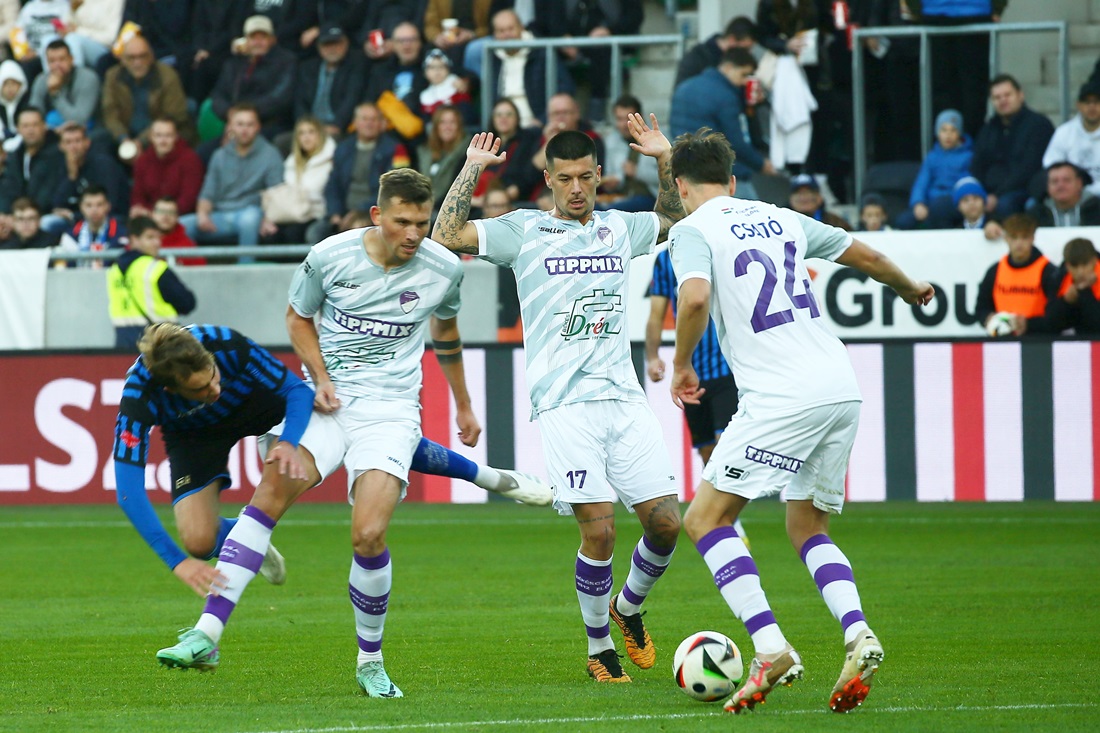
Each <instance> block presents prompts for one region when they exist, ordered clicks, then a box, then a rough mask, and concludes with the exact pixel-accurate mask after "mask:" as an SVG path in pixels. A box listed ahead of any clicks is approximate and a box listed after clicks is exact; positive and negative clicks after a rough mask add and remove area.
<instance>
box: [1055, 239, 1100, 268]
mask: <svg viewBox="0 0 1100 733" xmlns="http://www.w3.org/2000/svg"><path fill="white" fill-rule="evenodd" d="M1098 257H1100V253H1098V252H1097V251H1096V247H1094V246H1093V244H1092V240H1091V239H1085V238H1084V237H1077V238H1076V239H1071V240H1069V241H1068V242H1066V248H1065V249H1064V250H1062V259H1063V260H1064V261H1065V263H1066V264H1067V265H1071V266H1073V267H1080V266H1081V265H1087V264H1088V263H1090V262H1092V261H1093V260H1095V259H1096V258H1098Z"/></svg>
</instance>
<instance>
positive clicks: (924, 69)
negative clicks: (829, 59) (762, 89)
mask: <svg viewBox="0 0 1100 733" xmlns="http://www.w3.org/2000/svg"><path fill="white" fill-rule="evenodd" d="M1038 32H1056V33H1057V34H1058V75H1059V85H1060V87H1061V94H1060V95H1059V111H1060V115H1061V118H1062V119H1066V116H1067V113H1068V111H1069V43H1068V33H1069V24H1068V23H1067V22H1066V21H1064V20H1052V21H1043V22H1036V23H975V24H973V25H959V26H953V27H948V28H944V27H939V26H909V27H904V28H899V27H875V28H856V29H854V30H853V31H852V47H853V48H859V47H860V46H861V45H862V44H861V42H862V41H863V39H865V38H875V37H879V38H881V37H884V36H885V37H887V38H903V37H912V36H918V37H919V38H920V118H921V157H922V158H923V157H925V156H927V155H928V149H929V148H930V147H931V145H932V69H931V65H930V64H929V56H930V53H929V50H930V43H929V41H930V39H931V37H932V36H958V35H967V34H974V33H988V34H989V35H990V44H989V73H990V78H992V77H994V76H996V75H997V73H998V69H999V68H1000V49H999V47H998V41H999V36H1001V35H1005V34H1009V33H1038ZM863 84H864V79H863V54H861V53H853V54H852V127H853V131H852V132H853V134H854V135H855V147H854V156H855V187H856V196H855V200H856V201H859V200H861V199H862V197H863V176H864V174H865V173H866V171H867V135H866V127H867V120H866V115H865V114H864V87H863Z"/></svg>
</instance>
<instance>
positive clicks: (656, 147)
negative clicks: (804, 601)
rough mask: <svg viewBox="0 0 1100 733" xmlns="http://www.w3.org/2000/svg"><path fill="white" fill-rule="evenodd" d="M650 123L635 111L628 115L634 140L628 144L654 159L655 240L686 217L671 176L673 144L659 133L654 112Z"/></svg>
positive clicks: (665, 236)
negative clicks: (656, 188) (656, 185)
mask: <svg viewBox="0 0 1100 733" xmlns="http://www.w3.org/2000/svg"><path fill="white" fill-rule="evenodd" d="M649 119H650V121H651V122H652V123H653V126H652V127H650V126H649V125H648V124H646V121H645V118H643V117H642V116H641V115H640V114H638V113H637V112H634V113H632V114H631V115H630V119H629V120H628V122H627V126H628V127H629V128H630V134H631V135H633V136H634V140H635V141H636V142H632V143H630V147H632V148H633V149H634V150H637V151H638V152H639V153H641V154H642V155H648V156H649V157H650V158H656V159H657V173H658V175H659V177H660V182H661V186H660V191H658V193H657V205H656V206H654V207H653V211H655V212H656V214H657V219H658V220H659V221H660V229H659V230H658V232H657V242H658V243H660V242H663V241H665V240H666V239H668V230H669V229H671V228H672V225H673V224H675V223H676V222H678V221H680V220H681V219H683V218H684V217H685V216H687V213H686V212H685V211H684V203H683V202H682V201H681V200H680V193H679V192H678V191H677V190H676V181H675V180H673V178H672V144H671V143H670V142H669V141H668V138H667V137H665V136H664V133H662V132H661V128H660V126H659V125H658V124H657V115H654V114H651V115H650V116H649Z"/></svg>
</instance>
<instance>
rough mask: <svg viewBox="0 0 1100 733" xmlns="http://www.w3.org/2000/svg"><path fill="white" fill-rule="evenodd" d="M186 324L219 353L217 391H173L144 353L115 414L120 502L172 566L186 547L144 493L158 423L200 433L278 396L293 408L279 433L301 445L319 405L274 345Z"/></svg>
mask: <svg viewBox="0 0 1100 733" xmlns="http://www.w3.org/2000/svg"><path fill="white" fill-rule="evenodd" d="M187 328H188V330H189V331H191V333H192V334H194V336H195V337H196V338H197V339H198V340H199V341H200V342H201V343H202V345H203V346H204V347H206V349H207V351H209V352H210V353H211V354H213V356H214V363H215V365H216V366H217V368H218V372H219V374H220V377H221V394H220V396H219V397H218V399H217V400H215V401H214V402H211V403H206V402H199V401H196V400H189V399H185V398H184V397H181V396H180V395H179V394H176V393H174V392H169V391H168V390H167V389H165V387H164V385H163V384H160V383H158V382H157V381H156V380H155V379H154V378H153V376H152V375H151V374H150V373H149V370H148V369H147V368H146V366H145V363H144V362H143V361H142V359H141V357H138V360H137V361H136V362H134V365H133V366H131V367H130V370H129V371H128V372H127V374H126V381H125V383H124V384H123V387H122V400H121V401H120V403H119V410H118V419H117V420H116V422H115V440H114V459H115V478H116V483H117V492H118V496H117V499H118V503H119V505H120V506H121V507H122V509H123V511H124V512H126V515H127V516H128V517H129V518H130V521H131V522H133V524H134V527H135V528H136V529H137V530H138V532H139V533H140V534H141V535H142V537H143V538H145V541H146V542H148V543H149V545H150V546H151V547H152V548H153V549H154V550H156V552H157V554H159V555H160V556H161V558H162V559H163V560H164V561H165V562H166V563H167V564H168V566H169V567H175V566H176V565H178V564H179V563H180V562H182V561H183V560H184V558H185V557H186V555H185V554H184V553H183V552H182V551H181V550H180V549H179V548H178V547H177V546H176V544H175V542H173V541H172V539H171V537H169V536H168V533H167V532H165V530H164V527H163V526H162V525H161V523H160V520H159V519H157V516H156V513H155V512H154V511H153V508H152V505H151V504H150V503H149V498H148V496H146V493H145V463H146V461H147V459H148V455H149V433H150V431H151V430H152V429H153V427H154V426H159V427H160V428H161V431H162V432H163V433H164V434H165V435H166V436H167V435H174V436H179V435H180V434H186V433H188V432H196V433H201V432H202V431H203V430H206V429H209V428H216V427H217V426H219V425H223V424H226V423H229V422H230V421H240V419H241V416H242V414H243V413H242V410H249V409H255V408H256V407H257V406H258V407H259V408H260V409H269V407H270V405H271V404H272V401H273V400H275V401H277V402H276V404H281V405H282V406H283V409H284V410H285V416H286V424H285V426H284V430H283V433H282V435H281V436H280V440H283V441H286V442H288V443H290V444H291V445H293V446H295V447H296V446H297V445H298V441H299V440H301V437H302V433H304V432H305V429H306V425H307V424H308V423H309V416H310V414H311V413H312V411H313V390H311V389H310V388H309V387H308V386H307V385H306V384H305V383H304V382H303V381H302V380H301V379H299V378H298V377H297V376H296V375H295V374H294V373H293V372H291V371H290V370H289V369H287V367H286V365H285V364H283V363H282V362H281V361H279V360H278V359H276V358H275V357H274V356H272V354H271V352H269V351H267V349H264V348H263V347H262V346H260V345H259V344H257V343H256V342H254V341H252V340H251V339H249V338H247V337H246V336H243V335H242V334H240V333H237V332H236V331H234V330H232V329H230V328H226V327H224V326H210V325H192V326H188V327H187ZM257 398H258V399H257Z"/></svg>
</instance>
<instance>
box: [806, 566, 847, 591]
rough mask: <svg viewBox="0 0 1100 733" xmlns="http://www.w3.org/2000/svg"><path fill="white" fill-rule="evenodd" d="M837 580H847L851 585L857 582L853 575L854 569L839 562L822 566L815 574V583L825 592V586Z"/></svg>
mask: <svg viewBox="0 0 1100 733" xmlns="http://www.w3.org/2000/svg"><path fill="white" fill-rule="evenodd" d="M836 580H847V581H848V582H850V583H854V582H856V579H855V576H853V575H852V569H851V568H850V567H848V566H847V565H842V564H841V563H838V562H833V563H829V564H828V565H822V566H821V567H819V568H818V569H817V572H816V573H814V582H815V583H817V587H818V589H819V590H825V586H827V585H828V584H829V583H832V582H833V581H836Z"/></svg>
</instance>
